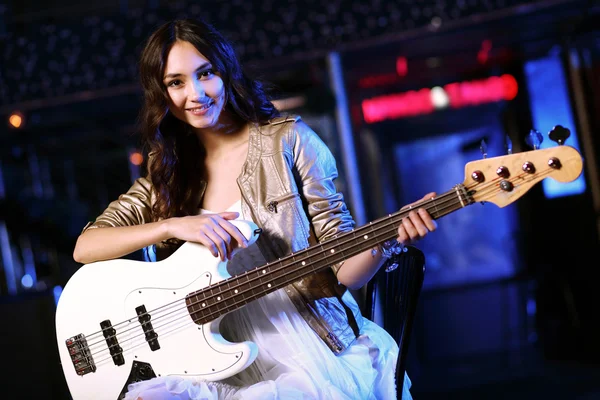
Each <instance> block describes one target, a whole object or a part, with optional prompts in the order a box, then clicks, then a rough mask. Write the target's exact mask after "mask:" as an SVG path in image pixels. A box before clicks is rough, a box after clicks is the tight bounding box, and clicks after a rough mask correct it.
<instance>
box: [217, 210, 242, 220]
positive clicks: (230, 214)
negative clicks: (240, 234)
mask: <svg viewBox="0 0 600 400" xmlns="http://www.w3.org/2000/svg"><path fill="white" fill-rule="evenodd" d="M215 215H218V216H220V217H221V218H223V219H236V218H237V217H239V216H240V213H239V212H237V211H223V212H220V213H218V214H215Z"/></svg>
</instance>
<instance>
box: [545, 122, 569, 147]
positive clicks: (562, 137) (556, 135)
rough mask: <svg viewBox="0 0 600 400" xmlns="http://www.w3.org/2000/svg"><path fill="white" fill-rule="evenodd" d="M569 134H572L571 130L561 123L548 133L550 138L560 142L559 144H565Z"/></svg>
mask: <svg viewBox="0 0 600 400" xmlns="http://www.w3.org/2000/svg"><path fill="white" fill-rule="evenodd" d="M569 136H571V131H570V130H568V129H567V128H565V127H564V126H561V125H556V126H555V127H554V128H552V130H551V131H550V132H549V133H548V137H549V138H550V140H552V141H554V142H556V143H558V145H559V146H562V145H563V144H565V141H566V140H567V138H568V137H569Z"/></svg>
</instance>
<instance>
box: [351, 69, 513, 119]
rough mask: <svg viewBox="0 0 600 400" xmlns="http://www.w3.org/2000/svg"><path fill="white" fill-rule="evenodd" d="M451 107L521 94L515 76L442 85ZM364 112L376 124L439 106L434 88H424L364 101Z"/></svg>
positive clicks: (428, 111)
mask: <svg viewBox="0 0 600 400" xmlns="http://www.w3.org/2000/svg"><path fill="white" fill-rule="evenodd" d="M443 90H444V92H446V95H447V96H448V100H449V103H448V105H449V106H450V107H452V108H462V107H466V106H472V105H479V104H485V103H492V102H496V101H502V100H512V99H514V98H515V97H516V95H517V93H518V85H517V81H516V79H515V78H514V77H513V76H512V75H508V74H505V75H502V76H493V77H491V78H487V79H482V80H477V81H466V82H455V83H449V84H447V85H445V86H444V87H443ZM361 105H362V111H363V116H364V119H365V122H367V123H374V122H379V121H384V120H387V119H396V118H402V117H411V116H416V115H422V114H429V113H431V112H433V111H434V110H435V109H436V106H435V105H434V103H433V101H432V96H431V90H430V89H429V88H424V89H421V90H418V91H414V90H413V91H409V92H405V93H397V94H391V95H385V96H378V97H374V98H372V99H367V100H363V101H362V103H361Z"/></svg>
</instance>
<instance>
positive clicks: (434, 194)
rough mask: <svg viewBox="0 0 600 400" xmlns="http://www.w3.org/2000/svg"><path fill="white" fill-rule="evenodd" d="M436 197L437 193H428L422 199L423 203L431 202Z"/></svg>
mask: <svg viewBox="0 0 600 400" xmlns="http://www.w3.org/2000/svg"><path fill="white" fill-rule="evenodd" d="M435 196H437V193H436V192H429V193H427V194H426V195H425V196H423V198H422V199H421V201H423V200H431V199H433V198H434V197H435Z"/></svg>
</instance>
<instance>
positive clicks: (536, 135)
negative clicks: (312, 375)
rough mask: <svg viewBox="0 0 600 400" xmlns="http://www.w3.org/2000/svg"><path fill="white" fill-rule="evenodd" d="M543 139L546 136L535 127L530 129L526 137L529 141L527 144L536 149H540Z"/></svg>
mask: <svg viewBox="0 0 600 400" xmlns="http://www.w3.org/2000/svg"><path fill="white" fill-rule="evenodd" d="M543 141H544V136H542V134H541V133H540V132H539V131H536V130H535V129H532V130H530V131H529V134H528V135H527V137H526V138H525V143H527V146H529V147H531V148H532V149H534V150H537V149H539V148H540V145H541V144H542V142H543Z"/></svg>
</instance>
